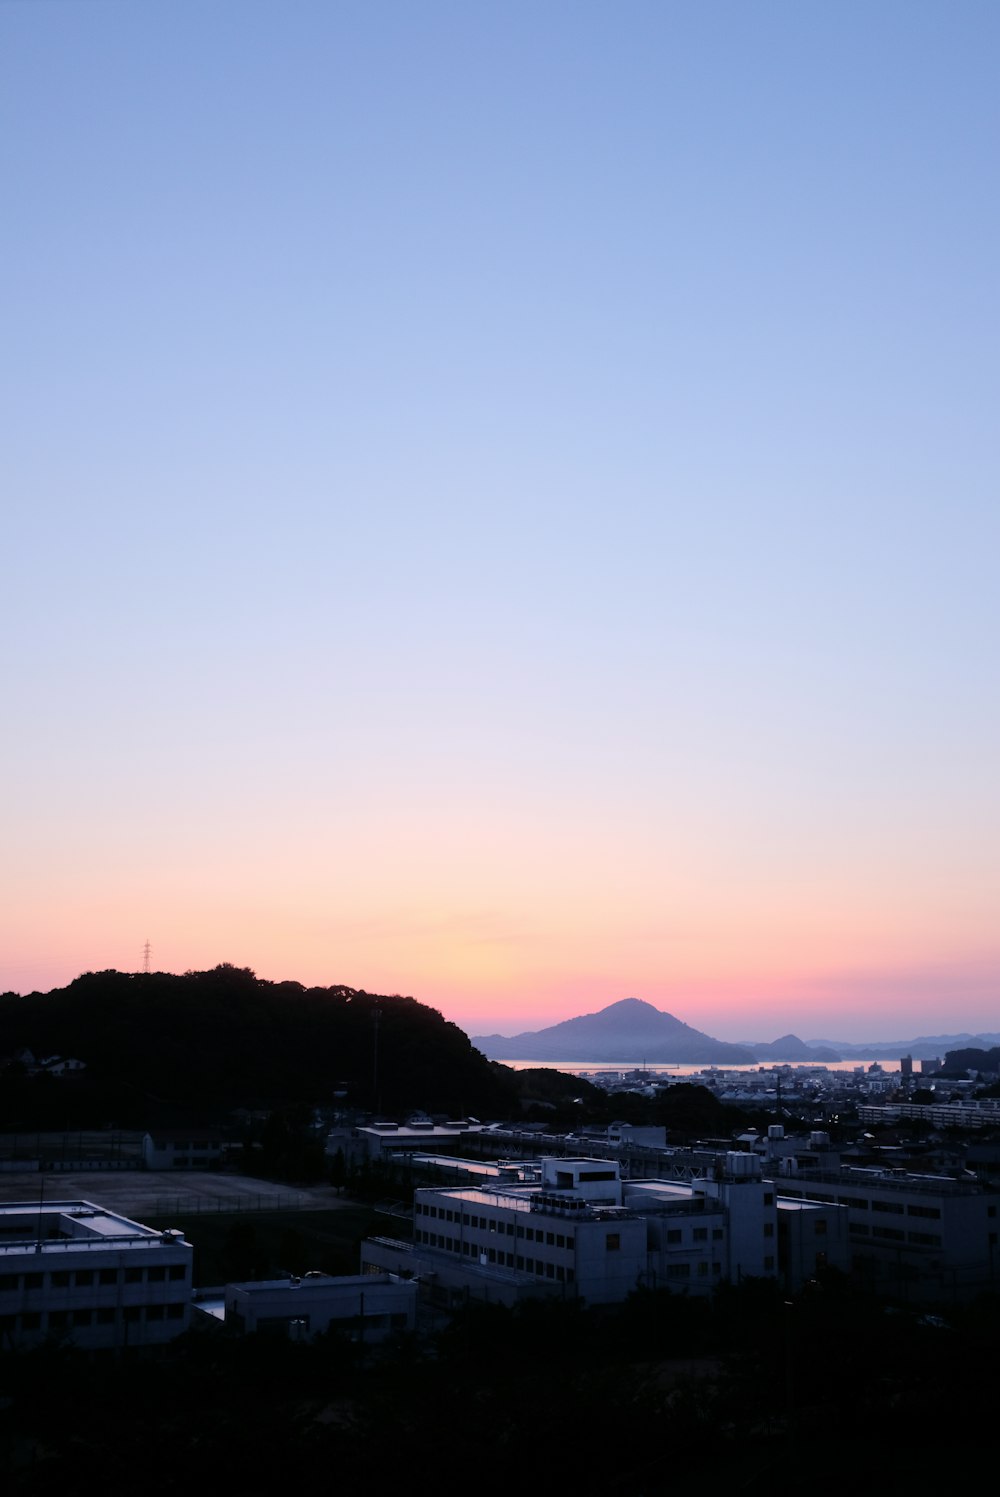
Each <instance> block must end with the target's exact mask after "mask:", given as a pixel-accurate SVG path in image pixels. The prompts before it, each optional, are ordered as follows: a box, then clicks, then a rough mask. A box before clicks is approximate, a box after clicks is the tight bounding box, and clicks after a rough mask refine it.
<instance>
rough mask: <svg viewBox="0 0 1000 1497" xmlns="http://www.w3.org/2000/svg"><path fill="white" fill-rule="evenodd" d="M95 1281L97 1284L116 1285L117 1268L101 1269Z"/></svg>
mask: <svg viewBox="0 0 1000 1497" xmlns="http://www.w3.org/2000/svg"><path fill="white" fill-rule="evenodd" d="M97 1281H98V1283H99V1284H117V1283H118V1270H117V1268H102V1269H101V1271H100V1273H99V1274H98V1275H97Z"/></svg>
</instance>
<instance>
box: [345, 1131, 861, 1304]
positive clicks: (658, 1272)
mask: <svg viewBox="0 0 1000 1497" xmlns="http://www.w3.org/2000/svg"><path fill="white" fill-rule="evenodd" d="M524 1174H525V1176H526V1178H523V1179H522V1180H520V1181H518V1180H512V1179H510V1178H507V1179H497V1180H494V1181H488V1182H484V1183H483V1184H481V1185H472V1186H468V1187H465V1188H448V1187H440V1188H433V1189H423V1190H418V1191H417V1192H416V1196H415V1201H414V1225H413V1241H412V1243H406V1242H400V1241H395V1240H389V1239H384V1238H380V1239H372V1240H370V1241H368V1242H366V1243H364V1244H363V1246H362V1265H363V1267H365V1268H367V1269H369V1270H371V1271H378V1270H386V1269H392V1270H393V1271H395V1272H398V1273H404V1274H406V1273H408V1274H411V1275H412V1276H414V1277H415V1278H419V1279H420V1280H421V1281H422V1282H423V1283H424V1284H425V1286H427V1289H428V1292H429V1294H430V1295H431V1297H432V1298H434V1299H436V1300H437V1301H438V1302H440V1303H442V1304H446V1305H447V1304H451V1303H455V1302H457V1301H459V1300H461V1299H463V1298H467V1297H473V1298H481V1299H487V1300H493V1301H499V1302H501V1303H505V1304H514V1303H516V1302H517V1301H518V1300H520V1299H523V1298H525V1297H532V1296H534V1295H537V1294H546V1293H548V1294H560V1295H563V1296H565V1297H574V1298H580V1299H584V1300H586V1301H588V1303H591V1304H604V1303H614V1302H617V1301H620V1300H623V1299H625V1298H626V1297H627V1295H629V1294H630V1293H631V1292H632V1291H633V1290H634V1289H637V1288H640V1287H650V1288H668V1289H675V1290H680V1291H684V1292H690V1293H702V1294H707V1293H710V1292H711V1291H712V1290H713V1289H714V1288H715V1287H716V1286H717V1285H718V1284H719V1283H720V1282H722V1281H723V1280H726V1279H729V1280H734V1281H736V1280H739V1279H741V1278H750V1277H777V1276H778V1275H779V1273H780V1272H781V1267H780V1264H779V1243H778V1206H777V1195H776V1189H775V1186H774V1184H773V1182H771V1181H768V1180H765V1179H763V1178H762V1173H761V1165H760V1161H759V1160H758V1159H756V1158H755V1157H753V1156H752V1155H748V1154H741V1153H730V1154H727V1155H725V1156H723V1157H722V1158H720V1159H719V1160H718V1161H716V1163H715V1166H714V1168H713V1170H712V1171H711V1172H710V1174H707V1175H706V1177H705V1178H702V1179H695V1180H691V1181H684V1182H682V1181H678V1180H670V1181H666V1180H634V1181H623V1180H622V1179H621V1175H620V1169H619V1166H618V1164H617V1163H616V1162H614V1161H612V1160H606V1159H558V1158H543V1159H542V1160H541V1162H540V1166H534V1167H532V1166H529V1167H527V1168H526V1170H525V1171H524ZM834 1214H836V1213H834ZM841 1215H846V1213H842V1214H841ZM827 1233H828V1234H829V1235H830V1237H831V1246H833V1245H834V1244H838V1243H839V1244H843V1242H844V1241H846V1228H845V1227H843V1226H841V1228H840V1230H839V1232H833V1233H830V1232H829V1228H827ZM836 1251H837V1252H838V1253H839V1257H838V1259H837V1266H839V1267H843V1268H845V1269H846V1267H847V1262H846V1258H845V1257H844V1254H843V1252H842V1251H841V1249H839V1248H838V1249H836ZM817 1266H818V1265H817V1262H816V1261H815V1258H814V1259H813V1260H812V1261H809V1262H808V1263H807V1262H806V1255H805V1253H803V1254H801V1255H800V1261H799V1263H798V1265H797V1267H796V1270H795V1271H796V1274H797V1275H799V1276H800V1277H803V1276H804V1277H810V1276H812V1275H814V1274H815V1272H816V1271H817Z"/></svg>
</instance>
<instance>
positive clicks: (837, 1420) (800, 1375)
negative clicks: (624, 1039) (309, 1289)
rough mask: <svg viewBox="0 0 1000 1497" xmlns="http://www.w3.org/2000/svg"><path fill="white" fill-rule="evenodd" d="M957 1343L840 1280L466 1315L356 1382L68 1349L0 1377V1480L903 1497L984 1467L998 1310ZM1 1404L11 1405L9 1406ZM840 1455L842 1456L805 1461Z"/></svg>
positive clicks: (219, 1343)
mask: <svg viewBox="0 0 1000 1497" xmlns="http://www.w3.org/2000/svg"><path fill="white" fill-rule="evenodd" d="M948 1317H949V1319H948V1323H947V1324H945V1323H944V1322H943V1321H940V1320H936V1319H934V1318H933V1317H927V1316H926V1315H923V1314H921V1313H919V1312H896V1313H893V1312H892V1311H888V1310H886V1309H885V1308H884V1307H883V1306H881V1305H879V1304H877V1303H875V1302H874V1301H869V1300H867V1299H865V1298H864V1297H863V1296H859V1295H857V1294H855V1293H851V1294H848V1293H846V1292H845V1291H843V1290H842V1289H841V1287H840V1286H839V1285H838V1284H837V1282H836V1281H835V1280H834V1281H831V1282H830V1283H828V1284H826V1285H824V1286H823V1287H818V1286H817V1287H815V1288H813V1289H812V1290H810V1291H809V1292H808V1293H806V1294H804V1295H803V1296H801V1297H800V1298H799V1300H798V1301H796V1302H795V1303H791V1302H789V1301H787V1300H786V1299H785V1298H784V1297H783V1296H782V1295H781V1293H780V1292H779V1291H778V1290H777V1289H776V1287H775V1286H774V1285H772V1284H770V1283H769V1282H765V1281H750V1282H748V1283H744V1284H742V1285H740V1286H730V1287H727V1288H725V1289H723V1290H721V1291H720V1292H719V1293H718V1294H717V1295H716V1297H715V1298H714V1299H713V1300H708V1299H704V1300H702V1299H697V1300H695V1299H688V1298H686V1297H683V1296H671V1295H670V1294H668V1293H666V1292H662V1291H659V1292H656V1293H653V1292H644V1293H640V1294H637V1295H635V1296H633V1297H632V1298H631V1299H630V1300H629V1301H627V1302H626V1303H625V1304H624V1305H622V1306H618V1307H613V1308H608V1309H603V1310H602V1309H584V1308H581V1307H580V1306H579V1305H578V1304H576V1303H574V1302H568V1303H563V1302H560V1301H531V1302H528V1303H526V1304H524V1305H522V1306H521V1307H519V1308H518V1309H516V1310H504V1309H501V1308H499V1307H497V1306H490V1305H469V1306H468V1307H467V1308H466V1310H465V1311H464V1312H463V1313H462V1314H460V1315H459V1316H457V1317H456V1318H455V1319H454V1321H453V1322H452V1323H451V1324H450V1325H449V1326H448V1327H447V1329H445V1330H444V1331H443V1332H442V1333H441V1334H440V1335H439V1336H438V1337H437V1339H436V1341H435V1342H432V1343H420V1344H417V1343H415V1342H413V1341H412V1340H406V1341H402V1342H400V1343H398V1344H397V1345H396V1346H394V1347H392V1348H390V1349H389V1350H388V1351H387V1352H385V1353H383V1354H382V1355H380V1356H378V1357H377V1358H375V1357H374V1356H373V1355H370V1356H369V1359H368V1361H367V1362H366V1363H362V1362H361V1361H360V1360H359V1353H358V1351H357V1348H355V1347H352V1346H351V1345H349V1344H347V1343H346V1342H344V1341H342V1340H340V1339H339V1338H338V1337H337V1336H336V1335H330V1336H326V1337H323V1338H320V1339H319V1340H318V1341H317V1342H315V1343H313V1344H307V1345H299V1344H293V1343H290V1342H287V1341H283V1340H278V1341H275V1340H271V1339H267V1338H265V1337H263V1336H260V1337H250V1338H246V1339H242V1340H234V1339H230V1338H228V1337H227V1336H225V1335H224V1334H218V1335H211V1334H207V1333H206V1334H198V1333H192V1334H190V1335H189V1336H188V1337H186V1338H182V1340H181V1341H179V1342H177V1343H175V1344H174V1345H173V1346H171V1347H168V1348H165V1349H164V1351H163V1352H162V1353H159V1354H157V1355H155V1356H152V1355H148V1354H147V1355H144V1356H143V1355H135V1356H127V1357H124V1358H122V1359H120V1360H116V1359H115V1357H114V1356H112V1355H108V1356H105V1357H95V1358H93V1359H90V1360H87V1359H85V1358H84V1357H83V1356H82V1355H80V1354H79V1353H76V1352H74V1350H73V1349H72V1347H69V1346H64V1347H56V1346H52V1347H45V1348H42V1349H40V1350H38V1351H36V1352H33V1353H30V1354H21V1355H7V1356H5V1357H2V1358H0V1405H3V1404H4V1403H7V1407H6V1409H5V1411H4V1412H3V1413H0V1471H2V1472H3V1474H4V1476H5V1479H6V1480H5V1489H6V1491H7V1492H9V1493H10V1494H12V1497H37V1494H43V1493H46V1494H47V1493H50V1492H51V1493H56V1492H60V1493H65V1492H66V1491H70V1492H74V1491H82V1490H84V1489H85V1487H86V1485H87V1483H83V1484H82V1478H83V1477H84V1476H89V1478H90V1479H91V1482H93V1481H94V1480H96V1479H97V1478H98V1477H99V1479H100V1481H101V1484H102V1485H104V1486H107V1487H110V1488H115V1487H117V1486H119V1485H125V1484H126V1483H128V1484H132V1483H134V1482H135V1481H136V1480H137V1479H139V1478H141V1482H142V1486H143V1489H144V1490H145V1491H147V1492H149V1493H151V1494H154V1497H156V1494H159V1493H171V1494H173V1493H175V1492H176V1491H178V1490H184V1489H186V1488H195V1489H197V1490H201V1489H202V1488H203V1487H204V1486H205V1485H206V1484H208V1483H216V1482H218V1483H221V1484H223V1485H224V1487H225V1489H226V1490H230V1489H238V1490H240V1491H242V1492H244V1493H247V1494H251V1497H253V1494H257V1493H265V1492H271V1491H273V1490H275V1489H277V1490H284V1489H285V1488H287V1487H289V1486H290V1485H292V1484H296V1485H298V1486H299V1487H300V1488H301V1489H302V1490H306V1489H314V1488H315V1489H318V1488H319V1484H320V1483H322V1484H323V1486H326V1485H329V1483H330V1482H331V1481H334V1480H335V1481H336V1483H337V1484H338V1485H339V1486H340V1485H342V1486H344V1487H345V1488H347V1489H357V1490H363V1491H371V1492H375V1493H380V1492H383V1491H393V1492H395V1491H397V1490H403V1489H405V1488H407V1487H412V1486H413V1484H414V1481H417V1482H418V1484H419V1477H420V1473H422V1472H427V1473H430V1472H434V1471H440V1470H442V1469H443V1468H444V1466H445V1465H446V1466H447V1469H448V1470H449V1472H451V1473H453V1474H454V1476H455V1477H456V1478H457V1477H458V1476H459V1474H461V1475H462V1476H464V1477H465V1478H466V1479H467V1480H468V1482H469V1484H472V1485H474V1486H475V1488H476V1491H477V1492H479V1493H484V1494H486V1497H492V1494H493V1493H497V1494H500V1493H504V1494H506V1493H508V1492H509V1491H510V1490H511V1487H512V1486H513V1485H527V1486H529V1487H532V1488H534V1487H538V1486H540V1485H544V1486H545V1487H546V1488H548V1487H550V1486H552V1485H554V1484H555V1483H558V1484H559V1486H560V1489H566V1490H572V1489H574V1488H576V1489H578V1490H581V1491H595V1490H596V1491H602V1492H604V1491H607V1492H609V1493H612V1494H614V1493H629V1494H637V1497H644V1494H645V1497H653V1494H657V1493H659V1492H661V1491H663V1490H665V1489H666V1488H667V1487H668V1486H670V1487H673V1486H675V1485H676V1484H677V1483H678V1482H679V1481H680V1480H682V1479H685V1478H687V1479H690V1480H692V1481H693V1480H699V1481H702V1482H704V1481H705V1480H706V1479H710V1480H711V1483H712V1485H713V1486H720V1487H721V1486H732V1488H733V1490H736V1491H739V1492H744V1493H751V1494H755V1493H765V1492H769V1491H771V1490H773V1487H774V1483H775V1480H776V1479H779V1478H780V1476H781V1473H783V1472H787V1470H788V1465H787V1462H788V1461H789V1459H794V1460H796V1461H797V1462H803V1463H806V1464H803V1465H801V1466H798V1465H797V1466H796V1467H795V1468H794V1469H801V1470H802V1471H803V1472H806V1473H807V1475H806V1476H805V1477H804V1479H805V1480H806V1484H807V1486H808V1488H809V1491H810V1492H811V1493H819V1494H821V1497H822V1494H827V1493H830V1494H833V1493H834V1492H836V1493H837V1494H838V1497H839V1494H840V1492H841V1491H842V1490H843V1486H844V1482H845V1480H849V1478H850V1472H851V1469H852V1465H853V1463H854V1462H856V1461H857V1460H858V1459H859V1458H860V1457H862V1456H863V1457H865V1458H866V1460H870V1459H871V1458H872V1457H878V1456H881V1457H883V1459H884V1460H886V1461H887V1462H888V1463H889V1464H888V1466H887V1469H889V1470H891V1471H892V1473H893V1478H894V1479H895V1480H897V1481H898V1480H904V1481H907V1482H908V1483H909V1484H910V1485H911V1486H912V1489H913V1490H916V1491H923V1490H928V1489H929V1486H930V1485H931V1483H932V1482H935V1483H936V1482H937V1481H938V1480H941V1479H942V1478H948V1479H949V1480H951V1479H953V1477H954V1469H955V1465H954V1463H955V1459H956V1453H960V1454H961V1457H962V1458H963V1460H964V1461H965V1462H966V1464H967V1465H968V1464H969V1462H970V1459H971V1461H972V1466H975V1464H976V1462H975V1459H974V1458H975V1456H976V1454H977V1453H982V1454H984V1455H985V1454H987V1453H991V1451H992V1443H993V1441H992V1415H993V1407H992V1405H993V1389H992V1384H991V1381H990V1379H989V1378H988V1377H984V1376H983V1374H982V1368H983V1366H984V1365H989V1363H990V1361H991V1359H992V1349H993V1345H994V1342H995V1336H996V1333H997V1329H998V1327H1000V1301H998V1300H996V1299H989V1300H983V1301H980V1302H978V1303H977V1304H976V1305H974V1306H970V1307H968V1309H967V1310H965V1311H962V1312H955V1311H954V1310H949V1312H948ZM8 1401H9V1402H8ZM831 1439H835V1440H836V1447H837V1456H835V1457H833V1458H830V1459H826V1460H816V1459H815V1455H816V1453H817V1448H818V1447H819V1448H820V1449H825V1448H826V1447H827V1446H828V1444H829V1441H830V1440H831Z"/></svg>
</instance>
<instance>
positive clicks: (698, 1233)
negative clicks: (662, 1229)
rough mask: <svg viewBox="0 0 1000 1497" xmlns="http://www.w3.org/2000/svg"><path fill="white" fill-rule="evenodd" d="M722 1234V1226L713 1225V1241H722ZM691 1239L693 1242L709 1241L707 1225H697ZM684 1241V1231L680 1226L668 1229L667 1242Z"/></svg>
mask: <svg viewBox="0 0 1000 1497" xmlns="http://www.w3.org/2000/svg"><path fill="white" fill-rule="evenodd" d="M722 1236H723V1233H722V1228H721V1227H713V1228H712V1241H713V1242H721V1241H722ZM691 1240H692V1241H693V1242H707V1241H708V1228H707V1227H695V1229H694V1231H693V1232H692V1233H691ZM683 1241H684V1233H683V1232H682V1230H681V1229H680V1227H670V1228H669V1229H668V1231H667V1242H668V1243H677V1242H683Z"/></svg>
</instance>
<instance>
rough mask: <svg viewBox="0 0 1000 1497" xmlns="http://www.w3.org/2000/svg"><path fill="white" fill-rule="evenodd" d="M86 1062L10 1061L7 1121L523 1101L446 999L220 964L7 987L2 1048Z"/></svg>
mask: <svg viewBox="0 0 1000 1497" xmlns="http://www.w3.org/2000/svg"><path fill="white" fill-rule="evenodd" d="M22 1048H24V1049H27V1050H30V1051H31V1052H32V1054H34V1055H35V1056H36V1057H37V1056H46V1055H51V1054H61V1055H64V1056H72V1057H74V1058H78V1059H80V1060H84V1061H85V1062H86V1065H87V1070H86V1072H85V1073H84V1074H83V1075H81V1076H79V1077H73V1078H67V1079H65V1080H55V1079H53V1078H50V1077H40V1078H37V1079H35V1078H29V1077H27V1076H25V1075H24V1074H23V1072H22V1073H21V1074H18V1073H17V1069H16V1068H15V1069H14V1071H13V1072H11V1073H8V1075H7V1078H6V1084H5V1086H4V1091H3V1104H2V1105H3V1109H4V1111H3V1115H2V1116H0V1127H3V1128H8V1127H11V1126H14V1125H15V1124H16V1125H18V1126H22V1127H33V1126H35V1125H36V1123H37V1121H38V1119H39V1115H40V1116H41V1118H42V1119H43V1120H45V1121H53V1122H55V1124H56V1126H67V1127H79V1126H86V1125H87V1123H89V1122H92V1121H110V1120H113V1121H115V1122H116V1123H118V1124H119V1125H120V1126H129V1125H132V1126H148V1124H149V1122H150V1121H151V1120H152V1119H153V1118H155V1117H163V1116H165V1115H169V1114H170V1112H171V1110H174V1111H176V1110H177V1109H178V1108H183V1109H186V1110H188V1111H190V1110H192V1109H196V1110H200V1111H201V1112H202V1113H203V1114H207V1113H209V1112H210V1113H211V1114H212V1115H213V1116H214V1115H218V1114H219V1113H220V1112H222V1111H225V1110H228V1109H231V1108H234V1107H237V1106H244V1107H248V1108H256V1107H268V1108H271V1107H274V1106H278V1105H290V1104H295V1103H300V1104H309V1105H313V1106H315V1105H323V1104H327V1105H330V1104H332V1103H333V1101H334V1099H335V1097H337V1098H339V1099H340V1100H341V1101H342V1102H343V1103H344V1104H345V1105H353V1106H356V1107H365V1108H369V1109H372V1110H375V1111H381V1110H385V1111H387V1112H397V1111H400V1110H406V1109H408V1108H413V1107H417V1106H420V1107H427V1108H430V1109H432V1110H433V1111H435V1112H441V1113H445V1114H448V1115H453V1116H461V1115H463V1114H467V1113H470V1112H471V1113H473V1114H474V1115H477V1116H482V1115H487V1116H499V1115H504V1114H506V1113H508V1112H510V1111H511V1110H512V1107H513V1106H514V1100H513V1095H514V1094H513V1089H512V1086H511V1084H510V1081H509V1079H508V1078H509V1075H510V1073H509V1072H507V1071H506V1070H505V1069H504V1068H502V1067H497V1066H494V1065H492V1064H491V1063H490V1062H489V1061H488V1060H486V1058H485V1057H484V1056H483V1055H481V1054H480V1053H479V1051H478V1050H475V1049H473V1047H472V1045H471V1044H470V1042H469V1039H468V1037H467V1036H466V1035H465V1034H464V1033H463V1031H462V1030H461V1029H459V1028H458V1026H457V1025H455V1024H450V1023H448V1022H447V1021H446V1020H445V1019H444V1018H442V1016H441V1014H439V1013H438V1012H437V1010H436V1009H432V1008H428V1007H426V1006H425V1005H424V1004H421V1003H417V1002H416V1001H415V1000H414V999H413V998H403V997H400V996H399V995H398V994H393V995H392V996H391V997H386V996H380V995H377V994H373V993H365V992H360V991H356V990H355V989H353V988H346V987H330V988H306V987H304V986H303V985H302V984H301V983H297V982H278V983H273V982H267V981H264V980H263V979H261V978H258V977H256V976H255V975H254V973H253V972H251V971H250V970H249V969H247V968H240V967H233V966H229V965H227V964H224V965H223V966H220V967H216V968H214V969H213V970H212V971H210V972H188V973H185V974H184V976H182V977H178V976H174V975H172V974H171V973H166V972H156V973H148V974H141V973H126V972H89V973H87V974H85V975H84V976H83V977H78V978H77V979H76V980H75V981H74V982H72V983H70V984H69V986H68V987H66V988H57V989H54V990H53V991H52V992H50V993H32V994H30V995H29V996H27V997H19V996H17V995H16V994H5V995H4V996H3V997H2V998H0V1056H13V1055H15V1054H16V1053H17V1051H19V1050H20V1049H22Z"/></svg>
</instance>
